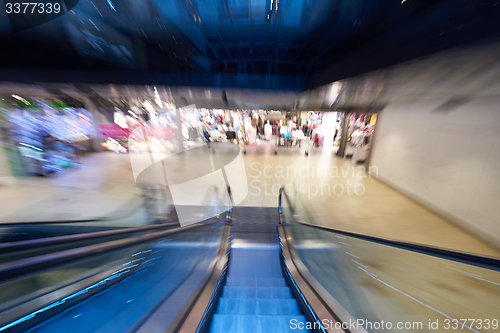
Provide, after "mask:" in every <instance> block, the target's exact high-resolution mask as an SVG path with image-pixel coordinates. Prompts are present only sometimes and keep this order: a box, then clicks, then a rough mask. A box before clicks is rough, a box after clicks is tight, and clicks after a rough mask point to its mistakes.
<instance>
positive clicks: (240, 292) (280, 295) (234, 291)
mask: <svg viewBox="0 0 500 333" xmlns="http://www.w3.org/2000/svg"><path fill="white" fill-rule="evenodd" d="M222 297H225V298H264V299H266V298H267V299H270V298H276V299H285V298H293V295H292V293H291V291H290V288H288V287H231V286H225V287H224V289H223V291H222Z"/></svg>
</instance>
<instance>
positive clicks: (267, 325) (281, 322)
mask: <svg viewBox="0 0 500 333" xmlns="http://www.w3.org/2000/svg"><path fill="white" fill-rule="evenodd" d="M299 323H302V324H303V326H299ZM305 325H306V318H305V317H304V316H302V315H288V316H287V315H283V316H276V315H274V316H273V315H230V314H214V316H213V317H212V325H211V327H210V333H226V332H238V333H267V332H272V333H285V332H309V331H308V330H306V329H305V328H304V329H299V328H298V327H305Z"/></svg>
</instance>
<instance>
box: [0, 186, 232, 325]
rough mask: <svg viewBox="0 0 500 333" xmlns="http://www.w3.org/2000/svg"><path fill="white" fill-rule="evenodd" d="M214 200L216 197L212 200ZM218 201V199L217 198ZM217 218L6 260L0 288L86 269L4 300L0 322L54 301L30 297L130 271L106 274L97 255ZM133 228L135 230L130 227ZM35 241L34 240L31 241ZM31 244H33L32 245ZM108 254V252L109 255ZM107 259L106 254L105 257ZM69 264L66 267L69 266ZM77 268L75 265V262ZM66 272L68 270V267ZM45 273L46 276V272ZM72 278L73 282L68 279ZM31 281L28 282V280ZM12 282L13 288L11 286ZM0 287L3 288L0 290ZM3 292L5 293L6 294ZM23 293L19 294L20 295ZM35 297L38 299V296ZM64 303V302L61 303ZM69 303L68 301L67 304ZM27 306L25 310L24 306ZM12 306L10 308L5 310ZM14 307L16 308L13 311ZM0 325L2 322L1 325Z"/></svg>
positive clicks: (0, 273)
mask: <svg viewBox="0 0 500 333" xmlns="http://www.w3.org/2000/svg"><path fill="white" fill-rule="evenodd" d="M214 194H215V195H218V193H217V190H216V188H215V191H214V187H212V188H211V189H210V194H209V195H208V197H209V198H210V197H212V196H213V195H214ZM215 201H217V200H215ZM219 201H220V200H219ZM224 220H225V221H228V220H230V217H224ZM218 221H220V219H218V218H216V219H211V220H209V221H207V222H204V223H198V224H193V225H190V226H187V227H183V228H174V229H170V230H165V231H157V232H155V233H148V234H145V235H141V236H136V237H131V238H127V239H120V240H116V241H111V242H106V243H102V244H95V245H90V246H85V247H80V248H75V249H70V250H64V251H60V252H56V253H50V254H46V255H40V256H36V257H31V258H26V259H21V260H17V261H14V262H9V263H5V264H0V281H2V284H0V290H7V289H6V288H10V289H12V287H14V286H15V284H16V281H20V282H22V281H24V280H26V279H28V280H26V281H29V280H30V279H32V278H36V276H37V275H40V274H45V273H44V272H47V274H48V273H50V272H52V271H54V270H56V269H57V267H61V269H62V270H64V269H66V268H65V267H71V265H74V264H73V263H75V264H77V263H79V262H82V263H83V267H89V268H86V269H85V274H86V275H85V276H79V277H78V276H75V277H74V278H71V279H69V280H67V281H68V282H63V281H61V282H60V283H56V284H55V285H53V286H52V285H47V286H46V287H43V289H42V290H40V292H36V293H34V294H33V296H30V294H27V295H25V296H22V294H23V293H24V292H23V291H21V293H20V296H19V297H18V298H16V299H12V300H11V301H9V302H4V304H0V312H1V313H0V323H1V322H3V323H5V322H6V321H8V320H10V319H15V318H16V316H17V317H19V315H20V314H22V313H25V312H29V311H31V310H32V309H33V306H35V307H39V306H41V305H42V304H43V302H49V303H50V302H51V301H54V298H53V297H52V298H51V297H49V298H48V300H47V301H37V302H29V301H30V300H32V299H34V298H36V297H38V298H44V297H45V295H48V294H51V293H53V294H57V295H54V297H59V298H60V297H61V296H62V295H64V293H66V291H64V290H68V291H67V292H68V293H70V292H74V290H75V289H78V288H82V289H85V288H86V286H87V287H88V285H92V283H94V284H95V283H96V281H99V279H100V278H101V277H102V276H103V275H104V276H106V274H107V275H108V276H110V274H111V275H119V276H113V281H112V282H111V281H107V282H106V286H109V285H110V283H116V282H118V281H120V280H122V279H123V278H125V277H127V276H130V274H132V272H128V271H127V272H125V271H123V272H121V273H120V274H115V273H116V272H115V273H109V272H108V273H106V272H104V271H102V270H101V269H99V267H98V266H99V260H97V261H96V259H95V258H100V257H103V256H106V255H107V254H110V255H111V257H110V258H108V259H105V260H104V261H102V262H101V265H102V263H105V262H107V261H106V260H109V259H111V258H112V257H113V253H120V252H117V251H119V250H122V249H128V248H137V247H138V246H140V245H141V244H148V243H150V242H151V241H154V240H158V239H162V238H166V237H171V236H172V235H175V234H182V233H184V231H189V230H194V229H198V228H204V227H206V226H207V223H208V224H212V223H214V222H218ZM167 226H169V225H153V226H147V227H143V228H130V229H127V231H122V230H112V231H106V232H103V233H98V234H100V235H101V236H102V237H105V236H109V235H115V234H123V233H124V232H125V233H127V232H138V231H141V232H148V231H156V230H159V229H162V228H165V227H167ZM131 229H134V230H131ZM92 234H94V235H95V234H96V233H90V234H89V235H85V234H82V235H71V236H62V237H61V238H59V239H57V237H56V239H52V240H37V241H38V244H44V245H47V244H46V243H43V242H44V241H46V242H65V241H75V240H82V239H86V238H87V237H90V236H91V235H92ZM33 244H36V243H33ZM33 246H34V245H33ZM110 255H107V256H108V257H109V256H110ZM106 258H107V257H106ZM85 262H92V263H93V264H92V265H94V266H95V268H94V269H91V268H90V267H94V266H88V264H85ZM68 265H69V266H68ZM77 267H78V265H77ZM68 271H71V269H69V270H68ZM47 274H45V275H47ZM71 281H73V282H71ZM22 283H27V282H22ZM30 284H31V283H30ZM10 285H12V287H10ZM2 288H3V289H2ZM99 289H101V288H100V287H98V288H93V292H97V291H98V290H99ZM91 294H92V293H85V295H81V296H78V297H77V298H74V299H73V298H72V301H73V302H76V301H77V300H80V299H81V297H88V296H89V295H91ZM5 295H6V294H4V296H5ZM21 296H22V297H21ZM38 298H37V299H38ZM63 303H64V302H63ZM70 303H71V302H68V304H70ZM25 307H26V309H24V308H25ZM8 309H11V310H8ZM12 309H15V310H12ZM0 326H1V325H0Z"/></svg>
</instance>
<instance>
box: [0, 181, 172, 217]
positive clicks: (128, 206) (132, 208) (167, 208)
mask: <svg viewBox="0 0 500 333" xmlns="http://www.w3.org/2000/svg"><path fill="white" fill-rule="evenodd" d="M141 190H142V191H143V193H142V194H141V197H142V198H139V202H138V203H137V201H138V198H137V197H134V198H132V199H130V200H129V201H127V202H126V203H125V204H123V205H122V206H121V207H120V208H118V209H116V210H115V212H113V213H110V214H108V215H110V217H97V218H90V219H73V220H46V221H41V220H38V221H16V222H2V223H0V226H2V227H13V226H26V225H55V224H56V225H57V224H81V223H85V224H87V223H89V224H90V225H92V224H97V223H98V222H115V221H120V220H121V219H123V218H125V217H128V216H129V215H131V214H134V213H136V212H137V210H138V209H140V208H144V210H145V214H146V219H147V221H146V223H150V222H154V220H155V219H156V218H157V216H155V215H156V214H157V213H158V212H159V211H163V212H164V213H165V214H164V216H162V218H161V220H166V219H168V217H169V214H170V212H171V210H172V206H173V205H172V203H168V202H167V200H166V198H167V195H166V192H167V189H165V190H162V191H161V192H160V193H161V197H162V198H161V199H162V200H160V202H161V207H162V208H160V209H157V210H156V211H153V212H151V211H150V206H151V202H152V201H153V200H158V198H154V194H153V192H155V191H156V190H154V189H152V188H150V187H148V188H142V189H141Z"/></svg>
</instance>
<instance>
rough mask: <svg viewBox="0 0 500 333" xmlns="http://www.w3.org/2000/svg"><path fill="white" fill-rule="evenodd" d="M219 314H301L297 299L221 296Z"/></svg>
mask: <svg viewBox="0 0 500 333" xmlns="http://www.w3.org/2000/svg"><path fill="white" fill-rule="evenodd" d="M216 313H218V314H262V315H264V314H266V315H300V314H301V313H302V312H301V311H300V309H299V305H298V304H297V302H296V301H295V299H249V298H220V299H219V305H218V306H217V311H216Z"/></svg>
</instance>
